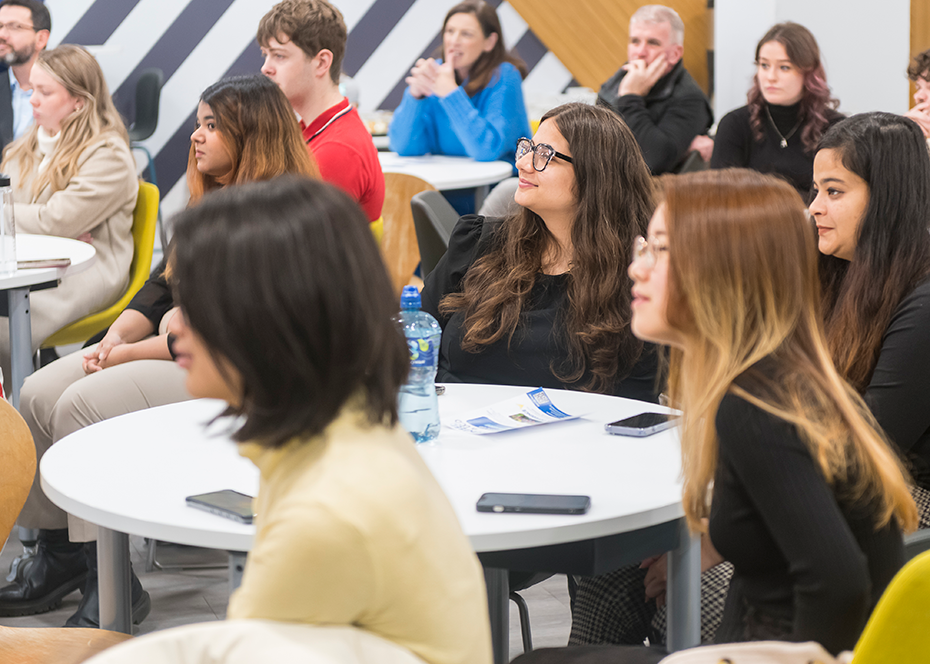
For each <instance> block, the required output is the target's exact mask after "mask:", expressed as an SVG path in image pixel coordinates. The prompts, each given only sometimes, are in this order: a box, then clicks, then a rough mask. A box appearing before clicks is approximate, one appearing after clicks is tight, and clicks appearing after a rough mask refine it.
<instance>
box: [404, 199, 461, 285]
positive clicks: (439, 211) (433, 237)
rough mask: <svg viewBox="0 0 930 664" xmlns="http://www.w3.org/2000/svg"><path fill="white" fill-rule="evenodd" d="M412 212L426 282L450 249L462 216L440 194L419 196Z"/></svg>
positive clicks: (414, 201) (413, 200) (421, 270)
mask: <svg viewBox="0 0 930 664" xmlns="http://www.w3.org/2000/svg"><path fill="white" fill-rule="evenodd" d="M410 209H411V212H413V225H414V228H415V229H416V233H417V245H418V246H419V248H420V276H422V277H423V280H424V281H425V280H426V277H427V276H429V273H430V272H432V271H433V269H434V268H435V267H436V264H437V263H439V259H440V258H442V257H443V255H444V254H445V253H446V249H448V248H449V238H450V237H452V229H453V228H454V227H455V222H456V221H458V218H459V214H458V212H456V211H455V208H453V207H452V206H451V205H449V201H447V200H446V199H445V196H443V195H442V194H440V193H439V192H438V191H422V192H420V193H419V194H417V195H416V196H414V197H413V198H412V199H411V200H410Z"/></svg>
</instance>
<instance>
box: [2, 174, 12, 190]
mask: <svg viewBox="0 0 930 664" xmlns="http://www.w3.org/2000/svg"><path fill="white" fill-rule="evenodd" d="M9 186H10V176H9V175H6V174H5V173H0V187H9Z"/></svg>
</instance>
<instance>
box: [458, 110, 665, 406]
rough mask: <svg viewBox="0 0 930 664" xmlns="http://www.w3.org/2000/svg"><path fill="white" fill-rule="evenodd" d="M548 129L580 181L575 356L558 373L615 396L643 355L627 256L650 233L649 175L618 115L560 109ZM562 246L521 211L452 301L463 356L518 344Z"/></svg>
mask: <svg viewBox="0 0 930 664" xmlns="http://www.w3.org/2000/svg"><path fill="white" fill-rule="evenodd" d="M541 122H554V123H555V124H556V127H558V130H559V132H560V133H561V134H562V136H563V137H564V138H565V140H566V141H567V142H568V145H569V148H570V149H571V153H572V159H573V167H574V174H575V185H574V192H573V193H574V198H575V201H576V204H575V215H574V221H573V223H572V229H571V241H572V246H573V254H572V259H571V261H572V262H571V271H570V272H569V273H568V280H569V285H568V303H569V304H568V307H567V310H566V311H564V313H563V318H562V320H561V321H560V323H561V326H562V329H561V330H560V332H561V334H562V336H563V338H564V339H565V343H566V345H567V347H568V355H567V356H566V357H564V358H553V360H552V365H551V366H552V370H553V373H554V374H555V375H556V376H558V377H559V378H560V380H562V381H563V382H565V383H569V384H571V383H578V381H580V380H581V378H582V376H583V375H584V373H585V371H586V370H588V371H591V373H592V374H593V375H592V378H591V379H590V380H589V381H588V382H587V383H585V384H578V385H577V387H578V388H580V389H584V390H590V391H592V392H606V391H609V390H610V389H611V388H612V387H613V386H614V385H615V384H616V382H617V381H618V380H620V379H622V378H623V377H625V376H626V375H628V374H629V372H630V369H631V368H632V367H633V365H634V364H635V363H636V360H637V359H638V358H639V355H640V353H641V351H642V343H641V342H640V341H638V340H637V339H636V338H635V337H634V336H633V335H632V334H631V333H630V329H629V326H630V301H631V299H632V296H631V294H630V285H631V284H630V280H629V277H628V276H627V274H626V264H625V263H626V257H627V256H629V255H630V253H631V251H632V246H633V238H635V237H636V236H637V235H642V234H643V233H644V232H645V229H646V225H647V224H648V222H649V216H650V215H651V214H652V209H653V184H652V181H651V178H650V176H649V169H648V167H647V166H646V163H645V161H643V157H642V154H641V153H640V150H639V147H638V145H637V143H636V139H635V138H634V137H633V134H632V132H631V131H630V129H629V128H628V127H627V126H626V125H625V124H624V123H623V121H622V120H621V119H620V118H619V117H618V116H617V115H616V114H615V113H613V112H612V111H609V110H606V109H603V108H596V107H594V106H587V105H585V104H565V105H564V106H559V107H557V108H554V109H552V110H551V111H549V112H548V113H546V115H545V116H543V118H542V121H541ZM555 243H556V240H555V238H554V237H553V235H552V234H551V233H550V232H549V230H548V228H547V227H546V224H545V222H544V221H543V219H542V218H541V217H540V216H539V215H537V214H536V213H535V212H533V211H531V210H529V209H526V208H521V209H520V211H519V212H517V213H516V214H515V215H514V216H511V217H510V218H508V219H507V220H506V221H505V222H504V224H503V225H502V226H501V228H500V230H499V231H498V232H497V235H496V238H495V245H496V246H495V248H494V250H492V251H490V252H488V253H487V254H486V255H484V256H483V257H482V258H480V259H478V260H477V261H475V263H474V265H472V266H471V268H469V270H468V273H467V274H466V276H465V279H464V281H463V290H462V292H461V293H453V294H450V295H447V296H446V297H445V298H443V300H442V302H441V303H440V311H442V312H444V313H449V312H453V311H464V313H465V320H464V329H465V336H464V339H463V342H462V347H463V348H464V349H465V350H467V351H471V352H480V350H481V347H482V346H485V345H488V344H492V343H495V342H497V341H499V340H500V339H505V338H506V339H508V341H509V340H510V339H512V338H513V335H514V333H515V332H516V331H517V327H518V325H519V322H520V315H521V313H522V312H523V311H524V309H525V308H526V307H527V305H528V300H529V296H530V292H531V291H532V289H533V285H534V283H535V282H536V279H537V276H538V274H539V272H540V271H541V269H542V267H543V258H544V256H546V253H547V251H549V250H551V249H552V247H553V245H554V244H555Z"/></svg>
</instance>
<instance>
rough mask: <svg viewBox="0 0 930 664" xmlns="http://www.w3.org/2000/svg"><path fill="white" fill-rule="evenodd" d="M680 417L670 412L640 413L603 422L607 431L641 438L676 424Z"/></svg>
mask: <svg viewBox="0 0 930 664" xmlns="http://www.w3.org/2000/svg"><path fill="white" fill-rule="evenodd" d="M680 419H681V418H680V417H679V416H678V415H672V414H671V413H640V414H639V415H634V416H633V417H628V418H626V419H624V420H617V421H616V422H611V423H610V424H605V425H604V429H606V430H607V433H612V434H615V435H617V436H634V437H636V438H643V437H645V436H651V435H653V434H655V433H659V432H660V431H665V430H666V429H671V428H672V427H673V426H676V425H677V424H678V422H679V420H680Z"/></svg>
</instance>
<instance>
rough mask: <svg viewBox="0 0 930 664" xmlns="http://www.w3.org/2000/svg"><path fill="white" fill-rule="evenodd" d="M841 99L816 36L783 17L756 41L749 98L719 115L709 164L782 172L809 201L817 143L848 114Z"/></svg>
mask: <svg viewBox="0 0 930 664" xmlns="http://www.w3.org/2000/svg"><path fill="white" fill-rule="evenodd" d="M838 105H839V102H838V101H837V100H836V99H832V98H831V97H830V88H829V87H828V86H827V75H826V73H825V72H824V69H823V64H822V63H821V61H820V49H819V48H818V46H817V41H816V40H815V39H814V36H813V35H812V34H811V33H810V31H808V29H807V28H805V27H804V26H803V25H798V24H797V23H791V22H787V23H779V24H778V25H776V26H774V27H773V28H772V29H771V30H769V31H768V32H767V33H766V34H765V36H764V37H762V39H761V40H760V41H759V44H758V45H757V46H756V75H755V76H754V77H753V81H752V88H750V90H749V104H748V105H746V106H743V107H742V108H738V109H736V110H735V111H731V112H730V113H728V114H727V115H725V116H724V117H723V119H722V120H721V121H720V124H719V126H718V127H717V135H716V137H715V139H714V152H713V155H712V156H711V160H710V166H711V168H729V167H731V166H743V167H746V168H751V169H753V170H756V171H760V172H762V173H773V174H775V175H779V176H781V177H783V178H785V179H786V180H787V181H788V182H789V183H790V184H791V185H793V186H794V188H795V189H797V190H798V193H799V194H800V195H801V198H802V199H804V201H805V202H806V201H807V196H808V193H809V191H810V186H811V173H812V168H813V161H814V152H815V150H816V149H817V143H818V141H820V138H821V136H823V134H824V132H825V131H826V130H827V128H828V127H829V126H830V125H831V124H833V123H835V122H837V121H838V120H840V119H841V118H842V117H843V116H842V115H841V114H840V113H837V112H836V110H835V109H836V107H837V106H838Z"/></svg>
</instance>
